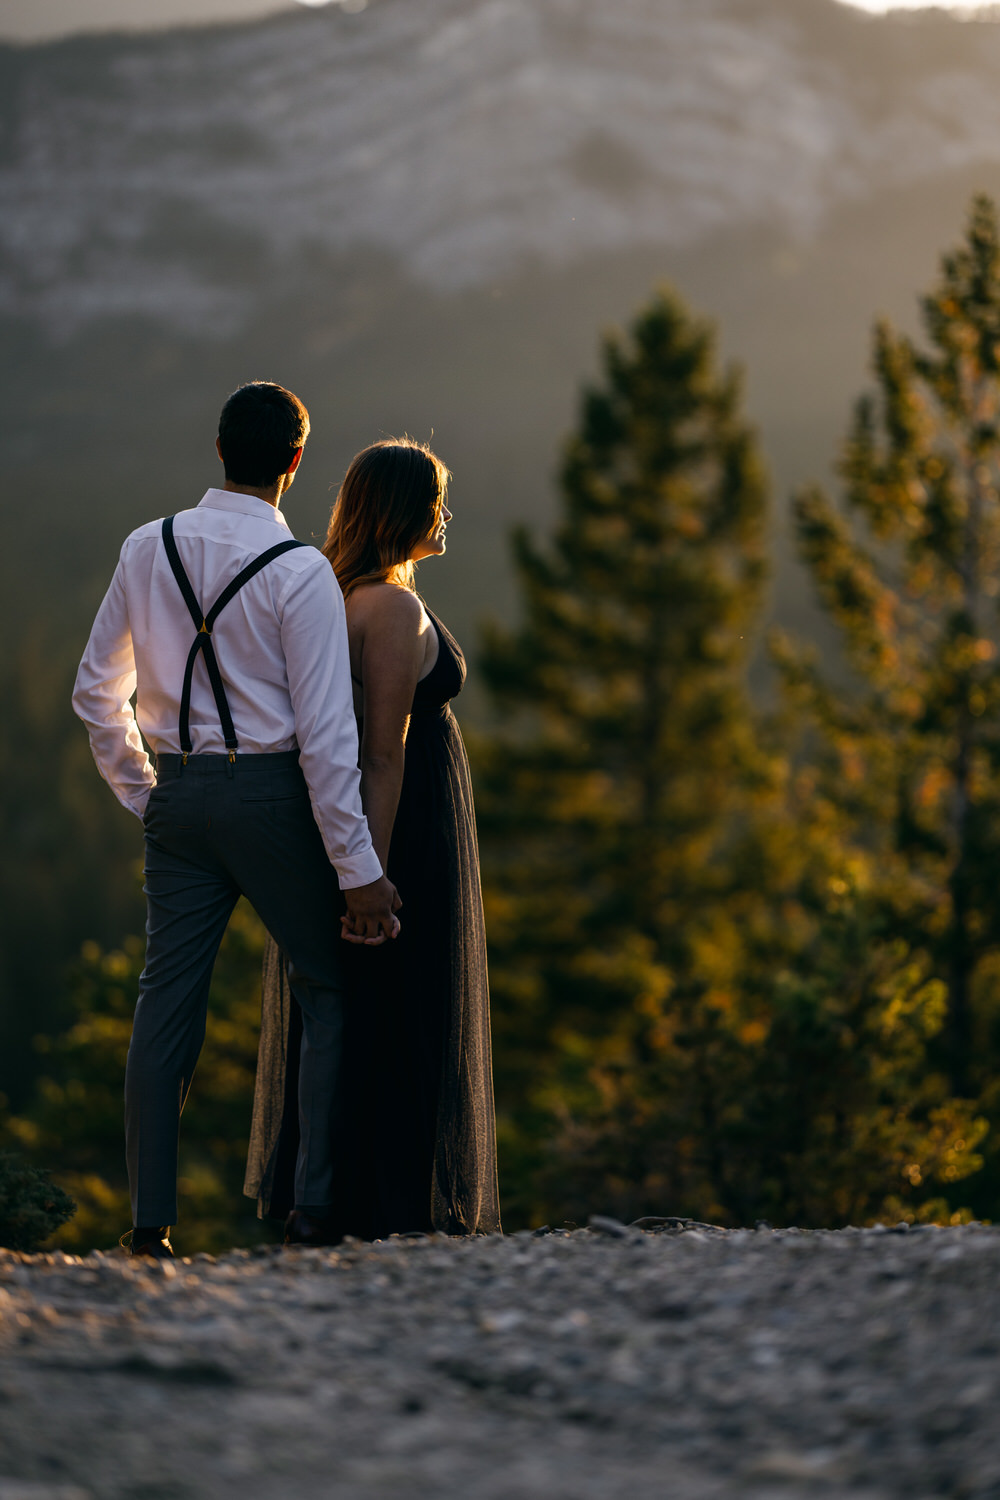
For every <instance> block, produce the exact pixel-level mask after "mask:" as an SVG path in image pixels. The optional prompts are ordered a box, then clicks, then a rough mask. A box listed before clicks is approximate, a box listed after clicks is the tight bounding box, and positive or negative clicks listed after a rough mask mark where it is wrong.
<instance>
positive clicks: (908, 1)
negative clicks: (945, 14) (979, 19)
mask: <svg viewBox="0 0 1000 1500" xmlns="http://www.w3.org/2000/svg"><path fill="white" fill-rule="evenodd" d="M840 3H841V4H842V5H849V6H851V8H852V9H853V10H866V11H868V12H869V13H870V14H871V15H873V16H884V15H886V14H887V12H889V11H890V10H953V11H955V13H956V14H957V15H959V16H966V17H974V16H976V15H977V14H981V13H982V12H983V11H995V10H996V9H997V6H996V4H995V3H994V0H978V3H977V0H840Z"/></svg>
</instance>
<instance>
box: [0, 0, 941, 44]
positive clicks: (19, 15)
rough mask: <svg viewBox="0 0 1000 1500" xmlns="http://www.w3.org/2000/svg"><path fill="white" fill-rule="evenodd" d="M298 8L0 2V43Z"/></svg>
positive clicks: (114, 0) (289, 4)
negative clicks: (9, 40) (4, 39)
mask: <svg viewBox="0 0 1000 1500" xmlns="http://www.w3.org/2000/svg"><path fill="white" fill-rule="evenodd" d="M297 3H299V4H325V3H328V0H0V38H6V39H16V40H21V41H39V40H43V39H46V38H50V37H57V36H65V35H67V33H69V32H73V31H101V30H106V29H107V28H109V27H113V28H118V27H147V26H171V25H183V24H185V23H190V22H192V21H220V20H222V21H225V20H229V21H232V20H238V19H239V18H240V17H249V16H263V15H268V14H271V13H273V12H274V11H278V10H289V9H293V8H294V7H295V5H296V4H297ZM329 3H332V4H344V5H345V6H346V7H347V8H348V9H351V10H362V9H364V5H365V3H366V0H329ZM847 3H851V4H856V5H858V6H859V7H860V8H861V9H863V10H870V11H885V10H892V9H896V8H898V7H901V6H905V7H919V6H920V5H922V4H926V3H927V0H847ZM938 3H939V4H942V5H950V6H951V7H952V8H954V9H968V7H969V0H938Z"/></svg>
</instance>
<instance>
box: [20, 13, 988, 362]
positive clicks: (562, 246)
mask: <svg viewBox="0 0 1000 1500" xmlns="http://www.w3.org/2000/svg"><path fill="white" fill-rule="evenodd" d="M998 63H1000V28H997V27H996V26H991V25H986V24H984V25H965V26H963V25H960V24H958V23H955V22H948V21H946V20H944V19H943V18H940V17H939V18H937V19H933V20H926V19H924V20H922V21H914V20H913V19H912V18H909V19H907V20H899V19H896V20H895V21H890V22H886V21H882V22H876V21H872V20H871V19H866V18H864V17H862V16H859V15H858V14H857V13H856V12H852V11H849V10H847V9H845V8H843V7H842V6H839V5H837V4H836V3H835V0H614V3H613V4H609V3H606V0H546V4H545V5H544V6H541V5H538V4H537V3H536V0H373V3H372V4H371V5H369V6H368V7H367V8H366V9H365V10H364V11H362V12H358V13H355V14H352V13H349V12H345V11H343V10H341V9H340V8H339V7H336V6H334V7H330V8H329V9H328V10H323V11H315V12H305V11H303V12H302V13H301V14H291V15H288V16H287V17H286V16H282V17H279V18H276V19H274V20H273V21H270V22H268V23H264V24H259V25H254V26H247V27H226V28H215V29H211V30H187V31H181V32H177V33H175V34H173V35H168V36H165V37H162V36H158V37H141V38H136V37H130V38H128V39H124V38H122V39H116V38H114V37H109V38H98V39H93V38H91V39H86V40H76V41H71V42H67V43H65V44H62V45H58V46H52V47H47V48H36V49H25V50H19V51H9V50H8V51H7V52H6V54H5V57H4V73H5V75H6V77H5V87H4V90H3V95H4V99H5V104H4V125H3V165H2V169H0V205H2V213H0V249H2V253H3V266H2V272H0V309H2V310H3V311H4V312H5V313H8V314H13V313H27V314H29V315H30V316H32V317H35V318H37V319H38V320H39V321H40V322H41V324H42V325H43V326H45V327H46V328H48V329H49V330H50V331H52V330H55V331H58V332H60V333H63V334H64V333H65V332H66V331H67V330H69V329H73V328H76V327H79V326H81V325H83V324H85V323H88V322H92V321H93V320H95V319H97V318H100V317H114V316H121V315H123V314H135V313H139V314H145V315H148V316H150V317H153V318H155V319H157V320H160V321H162V322H163V323H165V324H166V325H167V326H168V327H170V328H172V329H183V330H185V331H191V332H195V333H199V334H202V333H205V332H211V333H214V334H216V335H218V336H232V335H234V334H235V333H237V332H238V330H240V329H241V328H243V327H245V326H246V324H247V322H248V321H249V320H251V319H252V318H253V317H254V315H255V311H256V308H257V304H258V299H259V296H260V294H261V292H262V290H263V291H266V290H267V282H268V280H269V279H272V278H273V279H279V278H280V277H281V275H282V273H283V272H284V273H285V274H288V268H289V267H290V266H292V265H294V264H296V263H297V262H299V261H300V260H301V259H302V257H308V255H309V254H310V253H311V252H312V253H315V251H316V250H317V249H320V250H322V251H323V252H326V253H328V254H335V255H341V254H345V253H352V252H361V253H365V254H374V255H378V256H385V257H388V258H390V259H391V260H392V261H393V262H395V263H396V264H398V266H399V267H400V268H401V269H402V271H403V272H404V273H405V274H406V276H407V277H409V278H412V280H413V281H414V283H415V285H416V287H418V288H421V289H425V290H427V291H433V292H435V293H439V294H440V293H444V294H447V293H452V292H455V291H458V290H462V289H465V288H469V287H475V286H480V285H483V284H484V283H487V282H489V281H490V280H491V279H495V278H496V277H498V276H501V277H507V276H510V275H512V274H513V275H516V274H517V273H518V272H519V271H520V270H522V269H523V268H524V267H525V266H526V265H535V266H539V267H544V268H562V267H566V266H568V265H571V264H579V263H581V262H584V261H586V260H587V258H588V257H593V256H595V255H601V256H607V255H615V254H620V253H630V252H634V251H635V250H636V249H637V248H640V247H657V248H660V249H661V250H664V251H669V250H676V249H678V248H683V247H689V246H694V245H699V244H704V243H712V242H718V241H719V240H720V239H721V238H723V237H726V236H732V235H733V234H740V233H742V232H746V231H747V230H753V229H761V228H764V229H768V230H770V231H772V232H774V233H778V234H780V235H782V236H785V237H787V238H788V239H790V240H791V241H792V242H794V243H805V244H808V243H809V242H810V241H811V240H813V239H815V238H816V237H817V236H819V235H822V233H823V232H824V229H825V227H826V226H828V225H829V223H830V221H831V217H832V216H833V215H835V214H836V212H837V210H839V209H841V208H843V207H845V206H851V205H859V204H864V203H865V202H868V201H870V200H872V199H873V198H875V197H877V196H878V195H880V194H883V193H885V192H887V191H893V190H895V189H899V188H905V187H909V186H912V185H915V184H920V183H927V182H929V181H932V180H933V179H934V178H935V177H936V176H938V175H939V174H941V173H948V172H954V171H956V170H962V169H965V168H968V167H977V168H991V167H992V168H995V167H996V166H997V165H998V163H1000V94H998V93H997V90H996V87H995V79H996V73H997V64H998ZM234 273H235V274H234ZM255 273H256V274H255Z"/></svg>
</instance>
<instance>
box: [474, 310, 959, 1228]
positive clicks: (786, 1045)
mask: <svg viewBox="0 0 1000 1500" xmlns="http://www.w3.org/2000/svg"><path fill="white" fill-rule="evenodd" d="M562 495H563V519H562V522H561V524H560V525H559V527H558V529H557V531H556V534H555V536H554V538H553V540H552V543H551V545H550V546H549V547H548V548H541V547H539V546H538V545H537V544H536V543H535V542H534V541H533V540H532V539H531V538H529V537H528V536H527V535H526V534H525V533H523V532H521V533H519V534H518V535H517V536H516V538H515V563H516V567H517V572H518V577H519V581H520V585H521V593H522V601H523V623H522V625H521V626H520V628H519V629H518V630H516V631H514V632H505V631H503V630H500V629H493V630H492V631H491V632H490V633H489V635H488V637H487V640H486V649H485V652H484V663H483V664H484V670H485V673H486V677H487V681H488V683H489V685H490V687H491V690H492V693H493V695H494V698H495V701H496V702H497V704H498V706H499V708H500V709H501V711H502V719H503V728H502V729H501V728H499V727H498V729H497V731H496V733H495V734H494V735H492V736H491V737H490V738H489V739H488V740H486V741H484V742H483V743H481V744H480V745H479V747H478V760H479V767H480V779H481V791H482V795H481V810H482V818H483V833H484V843H485V846H486V851H487V870H488V879H487V895H488V918H489V925H490V938H491V951H492V959H493V969H492V972H493V980H494V990H495V995H496V1025H497V1032H498V1049H497V1050H498V1057H499V1068H498V1073H499V1096H500V1100H501V1106H502V1120H501V1125H502V1137H503V1139H504V1141H505V1145H506V1153H505V1163H506V1169H507V1183H506V1186H507V1196H508V1201H509V1210H508V1212H509V1213H510V1210H511V1209H513V1211H514V1212H515V1213H517V1212H518V1211H519V1212H520V1213H522V1214H524V1215H526V1216H527V1217H529V1218H531V1217H535V1216H539V1215H542V1216H544V1217H546V1218H551V1217H553V1216H555V1217H556V1218H559V1217H561V1216H562V1215H563V1214H568V1215H569V1217H570V1218H579V1217H581V1216H585V1215H586V1213H587V1212H589V1211H592V1210H593V1209H595V1208H598V1207H599V1208H603V1209H605V1210H611V1211H612V1212H616V1213H618V1214H621V1215H624V1216H626V1217H630V1216H637V1215H640V1214H650V1213H682V1214H692V1215H694V1216H696V1217H700V1218H709V1219H713V1220H722V1221H724V1222H729V1223H736V1222H744V1223H746V1222H751V1223H752V1222H753V1220H754V1219H755V1217H757V1216H761V1217H766V1218H768V1219H770V1220H773V1221H774V1222H798V1223H802V1224H821V1223H826V1224H836V1223H847V1222H864V1221H866V1220H871V1219H873V1218H878V1217H885V1216H892V1217H894V1218H900V1217H906V1218H909V1219H914V1218H927V1217H941V1216H945V1217H950V1215H951V1214H952V1213H953V1212H955V1211H956V1210H955V1208H954V1206H953V1204H952V1201H951V1196H950V1194H951V1192H952V1187H953V1183H954V1182H955V1181H957V1180H959V1179H960V1178H963V1177H965V1176H967V1175H968V1174H969V1173H970V1172H972V1171H974V1170H975V1169H976V1168H977V1167H978V1165H979V1158H978V1157H977V1156H976V1154H975V1148H976V1145H977V1143H978V1142H979V1140H980V1139H981V1136H982V1133H983V1128H984V1127H983V1125H982V1123H981V1122H979V1121H978V1119H977V1117H976V1115H975V1112H974V1111H973V1110H972V1109H971V1108H970V1107H969V1106H966V1105H963V1104H956V1103H955V1102H954V1101H953V1100H952V1099H951V1098H950V1094H949V1090H948V1088H947V1086H946V1084H945V1083H944V1081H943V1080H942V1079H941V1078H940V1077H939V1076H938V1075H937V1074H935V1073H934V1071H933V1069H932V1068H931V1067H930V1064H929V1058H928V1047H929V1045H930V1044H931V1043H932V1040H933V1038H934V1037H935V1036H936V1035H937V1034H938V1033H939V1031H940V1029H941V1027H942V1024H943V1022H944V1016H945V1003H944V990H943V987H942V985H941V984H940V982H939V981H938V980H937V978H936V976H935V974H934V971H933V966H932V964H931V961H930V959H929V957H928V956H927V954H926V953H925V952H924V951H923V949H922V948H921V947H920V946H919V945H916V944H914V943H913V942H912V941H911V940H909V938H908V935H907V934H905V933H901V932H898V931H896V930H895V929H894V927H893V925H892V924H891V922H888V921H887V920H886V919H885V916H884V913H883V911H882V909H881V907H880V905H879V904H878V903H877V902H874V901H873V899H872V892H871V885H872V870H871V866H870V862H868V861H867V860H866V858H865V856H864V852H863V849H862V848H861V847H860V844H861V843H863V840H860V841H859V839H858V833H859V830H858V829H857V828H856V826H855V825H854V824H853V823H852V821H851V819H850V818H848V817H846V816H845V814H844V811H843V810H842V809H841V807H840V806H839V804H838V802H837V799H836V797H827V796H825V795H822V794H821V791H820V788H819V785H818V780H817V773H816V772H815V771H814V770H813V768H811V767H810V765H809V764H808V762H806V761H802V760H801V759H800V760H799V761H796V760H794V759H793V758H790V756H789V755H788V753H787V752H786V750H785V744H786V741H787V738H788V736H787V726H782V725H781V724H780V723H768V722H765V721H763V720H762V719H761V718H760V716H759V715H757V714H755V712H754V711H753V709H752V708H751V705H750V703H749V701H748V698H747V695H746V693H745V689H744V675H745V668H746V661H747V656H748V650H749V645H750V642H751V640H752V637H753V632H754V629H755V627H756V624H757V617H758V611H759V608H760V599H761V585H762V580H763V576H764V550H765V525H766V513H765V482H764V478H763V475H762V472H761V466H760V461H759V458H758V456H757V452H756V447H755V441H754V437H753V434H752V432H751V430H750V429H749V428H748V426H747V424H746V422H745V420H744V419H743V418H742V416H741V414H740V403H739V382H738V379H737V378H736V376H735V375H733V374H732V373H726V374H720V373H718V372H717V370H716V368H715V362H714V356H713V347H712V336H711V331H710V329H708V328H707V327H706V326H705V325H704V324H701V323H698V322H696V321H694V320H693V319H692V318H691V317H690V316H689V315H688V313H687V312H686V310H685V309H684V307H683V305H682V304H681V303H680V302H679V300H678V299H677V298H676V296H674V295H673V294H671V293H669V292H664V293H661V294H659V295H658V296H657V297H656V298H654V300H653V301H652V302H651V303H650V305H649V306H648V307H647V308H646V309H644V310H643V311H642V312H641V313H640V315H639V317H638V318H637V319H636V321H635V323H634V325H633V327H632V328H631V329H630V330H629V332H628V334H627V335H625V336H620V337H613V338H611V339H609V340H608V341H607V342H606V344H605V348H604V365H603V381H602V384H601V385H600V386H599V387H598V388H597V389H595V390H592V391H590V392H588V393H587V394H586V395H585V397H584V400H583V403H582V411H581V417H580V427H579V432H578V434H577V435H576V436H575V437H574V438H573V439H572V440H571V441H570V443H569V445H568V448H567V453H566V459H565V462H564V466H563V474H562ZM783 728H784V729H785V733H782V729H783Z"/></svg>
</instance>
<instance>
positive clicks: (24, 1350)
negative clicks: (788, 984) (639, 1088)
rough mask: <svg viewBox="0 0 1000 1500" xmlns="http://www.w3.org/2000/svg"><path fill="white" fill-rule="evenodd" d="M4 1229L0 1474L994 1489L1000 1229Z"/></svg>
mask: <svg viewBox="0 0 1000 1500" xmlns="http://www.w3.org/2000/svg"><path fill="white" fill-rule="evenodd" d="M592 1223H594V1224H595V1225H596V1226H597V1227H595V1228H592V1229H585V1230H576V1231H573V1232H570V1233H568V1232H565V1231H563V1232H556V1233H554V1234H553V1233H538V1234H535V1235H532V1234H524V1235H522V1234H516V1235H512V1236H508V1237H507V1238H505V1239H501V1238H499V1237H495V1238H488V1239H485V1238H484V1239H479V1240H472V1241H462V1240H448V1239H445V1238H443V1237H435V1238H430V1239H392V1240H387V1241H383V1242H381V1243H377V1244H375V1245H361V1244H357V1243H349V1244H348V1245H347V1246H346V1247H343V1248H341V1249H339V1250H302V1249H294V1250H280V1249H277V1248H274V1249H271V1248H266V1249H262V1250H261V1251H258V1252H253V1253H251V1252H248V1251H234V1252H233V1253H232V1254H230V1255H226V1256H222V1257H220V1258H219V1259H217V1260H214V1259H212V1258H210V1257H207V1256H195V1257H194V1258H193V1259H192V1260H185V1261H178V1262H176V1263H174V1264H170V1265H167V1266H166V1267H162V1268H161V1266H160V1265H158V1264H153V1263H150V1262H143V1261H141V1260H137V1261H131V1260H129V1259H127V1258H126V1257H124V1256H122V1255H119V1254H117V1253H115V1254H106V1255H105V1254H96V1253H95V1254H92V1255H89V1256H87V1257H86V1258H85V1259H83V1260H81V1259H79V1258H74V1257H72V1256H66V1255H62V1254H58V1253H57V1254H54V1255H37V1256H20V1255H16V1254H12V1253H10V1252H0V1500H126V1497H129V1500H131V1497H132V1496H136V1497H141V1500H179V1497H194V1500H201V1497H206V1500H207V1497H213V1500H215V1497H229V1496H238V1497H240V1500H298V1497H299V1496H302V1497H306V1496H308V1497H314V1496H319V1497H325V1496H335V1497H337V1500H376V1497H377V1500H382V1497H386V1500H388V1497H390V1496H391V1497H393V1500H411V1497H413V1500H422V1497H424V1496H428V1497H429V1496H435V1497H438V1500H442V1497H443V1500H451V1497H458V1496H462V1497H466V1496H475V1497H478V1500H536V1497H537V1500H543V1497H545V1500H570V1497H572V1500H618V1497H620V1496H628V1495H631V1494H633V1493H636V1492H641V1493H645V1494H652V1495H655V1496H661V1495H663V1496H670V1497H671V1500H703V1497H704V1500H715V1497H723V1496H725V1497H729V1496H735V1495H739V1496H740V1497H741V1500H742V1497H748V1500H798V1497H800V1496H807V1495H808V1496H812V1495H817V1496H820V1497H822V1500H837V1497H839V1496H842V1495H843V1496H845V1497H846V1496H847V1495H848V1494H850V1495H851V1496H852V1497H861V1500H876V1497H894V1496H903V1495H906V1496H931V1495H947V1496H954V1497H956V1500H986V1497H990V1500H1000V1296H998V1279H1000V1275H998V1273H1000V1230H994V1229H991V1228H985V1227H979V1226H968V1227H966V1228H961V1229H911V1230H908V1231H907V1230H905V1229H904V1228H900V1229H898V1230H893V1229H874V1230H863V1231H855V1230H844V1231H840V1232H837V1233H822V1232H821V1233H805V1232H800V1231H797V1230H779V1231H768V1230H758V1231H756V1232H754V1231H743V1230H737V1231H730V1232H725V1231H714V1230H710V1229H708V1228H707V1227H701V1228H684V1227H681V1226H680V1225H679V1224H678V1223H676V1222H675V1223H673V1224H665V1225H664V1224H659V1225H657V1226H654V1227H653V1228H651V1229H647V1230H645V1231H643V1230H639V1229H634V1228H633V1229H628V1230H627V1229H625V1228H624V1227H623V1226H620V1225H615V1224H614V1223H613V1222H612V1221H609V1220H595V1221H592Z"/></svg>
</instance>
